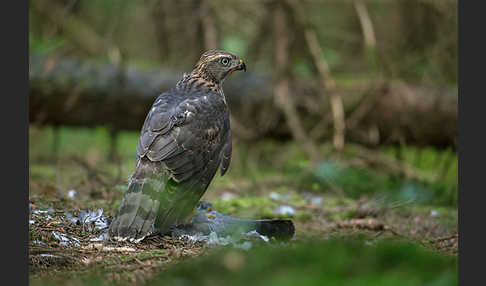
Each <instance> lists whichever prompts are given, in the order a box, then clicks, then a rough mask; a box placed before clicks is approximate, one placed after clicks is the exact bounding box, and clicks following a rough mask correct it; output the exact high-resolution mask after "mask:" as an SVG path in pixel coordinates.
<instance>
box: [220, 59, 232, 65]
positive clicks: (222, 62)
mask: <svg viewBox="0 0 486 286" xmlns="http://www.w3.org/2000/svg"><path fill="white" fill-rule="evenodd" d="M229 63H230V59H228V58H222V59H221V64H222V65H223V66H227V65H229Z"/></svg>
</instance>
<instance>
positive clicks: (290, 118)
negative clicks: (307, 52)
mask: <svg viewBox="0 0 486 286" xmlns="http://www.w3.org/2000/svg"><path fill="white" fill-rule="evenodd" d="M274 34H275V65H276V67H275V69H276V71H277V74H278V78H277V82H276V84H275V87H274V95H275V100H276V104H277V106H279V107H280V108H281V109H282V110H283V112H284V115H285V118H286V121H287V125H288V126H289V128H290V129H291V132H292V135H293V137H294V138H295V139H296V140H297V141H298V142H300V143H301V144H302V147H303V149H304V151H305V152H306V153H307V155H308V156H309V157H310V159H311V160H312V161H316V160H318V159H319V155H318V151H317V148H316V146H315V144H314V143H313V142H312V140H311V139H310V138H309V137H308V136H307V134H306V133H305V131H304V129H303V128H302V125H301V121H300V118H299V115H298V114H297V111H296V109H295V105H294V103H293V102H292V98H291V97H290V89H289V77H288V70H289V63H288V58H289V55H288V38H287V37H286V36H287V35H288V31H287V19H286V15H285V11H284V10H283V8H282V5H280V4H277V7H276V8H275V10H274Z"/></svg>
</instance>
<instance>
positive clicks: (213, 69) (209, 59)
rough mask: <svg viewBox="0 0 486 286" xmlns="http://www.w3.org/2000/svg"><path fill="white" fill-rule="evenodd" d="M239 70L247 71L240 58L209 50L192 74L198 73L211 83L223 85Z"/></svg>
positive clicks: (220, 51)
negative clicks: (227, 78) (225, 80)
mask: <svg viewBox="0 0 486 286" xmlns="http://www.w3.org/2000/svg"><path fill="white" fill-rule="evenodd" d="M237 70H243V71H246V65H245V63H244V62H243V61H242V60H241V59H240V57H238V56H237V55H235V54H233V53H230V52H227V51H222V50H209V51H206V52H204V53H203V54H202V55H201V58H200V59H199V61H198V62H197V64H196V66H195V67H194V70H193V72H192V73H197V74H199V75H201V76H203V77H204V78H206V79H207V80H209V81H213V82H215V83H222V82H223V81H224V79H225V78H226V77H228V76H229V75H230V74H231V73H233V72H234V71H237Z"/></svg>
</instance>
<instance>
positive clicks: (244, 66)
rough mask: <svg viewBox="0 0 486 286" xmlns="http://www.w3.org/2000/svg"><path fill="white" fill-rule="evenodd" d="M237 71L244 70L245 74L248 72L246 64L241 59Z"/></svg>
mask: <svg viewBox="0 0 486 286" xmlns="http://www.w3.org/2000/svg"><path fill="white" fill-rule="evenodd" d="M236 70H239V71H240V70H243V71H244V72H246V65H245V63H244V62H243V60H241V59H240V61H239V62H238V66H237V67H236Z"/></svg>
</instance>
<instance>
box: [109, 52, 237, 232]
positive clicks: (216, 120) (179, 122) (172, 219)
mask: <svg viewBox="0 0 486 286" xmlns="http://www.w3.org/2000/svg"><path fill="white" fill-rule="evenodd" d="M238 70H243V71H246V66H245V63H244V62H243V61H242V60H241V59H240V58H239V57H238V56H237V55H235V54H233V53H230V52H227V51H223V50H209V51H206V52H204V53H203V54H202V55H201V58H200V59H199V61H198V62H197V64H196V65H195V66H194V69H193V70H192V72H191V73H189V74H184V76H183V78H182V79H181V80H180V81H179V82H178V83H177V84H176V86H175V87H174V88H172V89H170V90H168V91H166V92H164V93H162V94H160V95H159V96H158V97H157V99H156V100H155V102H154V103H153V105H152V107H151V109H150V111H149V112H148V114H147V117H146V118H145V122H144V124H143V127H142V131H141V134H140V138H139V140H138V145H137V158H136V166H135V170H134V172H133V174H132V175H131V177H130V178H129V182H128V189H127V190H126V191H125V194H124V198H123V201H122V202H121V204H120V207H119V209H118V212H117V214H116V216H115V218H114V220H113V221H112V223H111V224H110V228H109V232H108V233H109V236H110V237H112V238H114V239H118V240H127V239H128V240H129V241H135V242H138V241H140V240H142V239H143V238H145V237H146V236H147V235H149V234H151V233H162V234H163V233H166V232H167V231H168V230H169V228H170V227H171V226H175V225H178V224H182V223H184V222H185V220H186V219H187V217H188V216H189V215H190V214H191V213H192V211H193V209H194V208H195V207H196V205H197V203H198V202H199V200H200V198H201V197H202V195H203V194H204V192H205V191H206V189H207V188H208V186H209V184H210V182H211V180H212V179H213V177H214V175H215V174H216V172H217V170H218V168H219V167H220V166H221V168H220V172H221V176H223V175H224V174H225V173H226V171H227V170H228V167H229V164H230V161H231V133H230V120H229V110H228V106H227V104H226V99H225V96H224V93H223V88H222V84H223V81H224V80H225V79H226V78H227V77H228V76H229V75H230V74H231V73H233V72H234V71H238Z"/></svg>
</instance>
